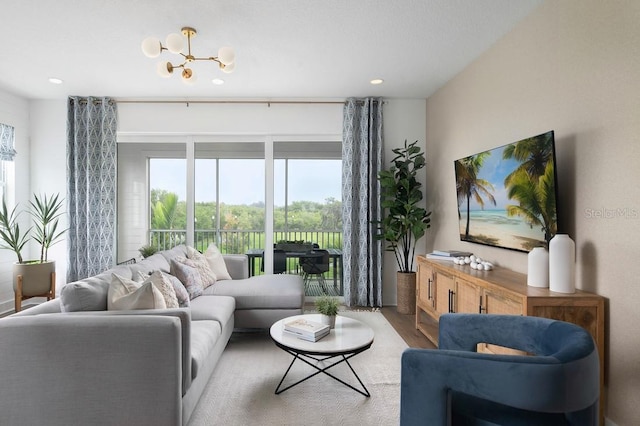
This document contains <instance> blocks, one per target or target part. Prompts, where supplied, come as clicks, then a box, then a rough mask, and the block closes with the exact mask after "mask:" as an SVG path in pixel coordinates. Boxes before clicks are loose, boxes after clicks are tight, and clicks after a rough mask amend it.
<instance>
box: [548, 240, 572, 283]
mask: <svg viewBox="0 0 640 426" xmlns="http://www.w3.org/2000/svg"><path fill="white" fill-rule="evenodd" d="M549 290H551V291H555V292H558V293H575V292H576V243H575V242H573V240H572V239H571V238H570V237H569V236H568V235H567V234H556V235H555V237H553V238H552V239H551V241H549Z"/></svg>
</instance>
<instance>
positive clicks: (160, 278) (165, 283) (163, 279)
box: [149, 271, 184, 309]
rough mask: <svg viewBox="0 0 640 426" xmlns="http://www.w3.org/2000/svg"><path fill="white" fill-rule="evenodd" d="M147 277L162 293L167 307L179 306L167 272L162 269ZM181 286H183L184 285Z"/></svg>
mask: <svg viewBox="0 0 640 426" xmlns="http://www.w3.org/2000/svg"><path fill="white" fill-rule="evenodd" d="M149 279H150V280H151V282H152V283H153V285H154V286H156V288H157V289H158V290H159V291H160V293H161V294H162V297H163V298H164V301H165V303H166V305H167V308H169V309H171V308H179V307H180V304H179V303H178V296H177V295H176V290H175V288H174V286H173V283H172V282H171V279H170V278H169V275H168V274H165V273H164V272H162V271H154V272H153V273H152V274H151V276H150V277H149ZM182 288H184V286H183V287H182Z"/></svg>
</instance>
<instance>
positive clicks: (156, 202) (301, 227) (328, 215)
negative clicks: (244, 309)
mask: <svg viewBox="0 0 640 426" xmlns="http://www.w3.org/2000/svg"><path fill="white" fill-rule="evenodd" d="M264 215H265V206H264V203H255V204H251V205H229V204H225V203H221V204H220V234H221V238H222V241H220V242H219V245H220V250H221V251H222V252H223V253H245V252H246V251H247V250H249V249H253V248H264V247H265V244H264V240H265V234H264V228H265V226H264V225H265V223H264ZM285 220H286V221H285ZM216 225H217V218H216V203H215V202H206V203H205V202H200V203H196V205H195V230H196V241H195V245H196V248H197V249H199V250H206V248H207V246H208V245H209V243H211V242H216V243H218V241H216V240H215V239H216ZM186 226H187V218H186V202H185V201H180V200H179V199H178V196H177V195H176V194H174V193H170V192H167V191H165V190H160V189H153V190H152V191H151V229H152V230H154V231H156V230H158V231H175V232H163V233H160V232H158V233H156V232H154V233H153V235H154V237H153V238H154V240H153V241H151V242H150V244H151V245H153V246H157V247H173V246H174V245H176V244H180V243H183V242H184V241H185V234H186ZM274 230H275V233H274V241H279V240H304V241H313V242H320V241H315V240H316V239H320V238H321V239H322V240H323V243H322V244H321V246H322V247H323V248H342V202H341V201H340V200H336V199H335V198H327V199H326V200H325V202H324V203H317V202H312V201H294V202H292V203H291V204H290V205H289V207H288V209H286V210H285V208H284V207H276V208H275V210H274Z"/></svg>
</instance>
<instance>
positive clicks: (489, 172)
mask: <svg viewBox="0 0 640 426" xmlns="http://www.w3.org/2000/svg"><path fill="white" fill-rule="evenodd" d="M505 148H506V145H505V146H501V147H498V148H495V149H493V150H491V151H490V152H491V155H490V156H488V157H486V158H485V160H484V163H483V165H482V168H481V169H480V170H479V172H478V177H479V178H480V179H485V180H487V181H489V182H491V184H492V185H493V189H494V191H493V196H494V197H495V199H496V205H495V206H494V205H493V204H492V203H491V202H490V201H489V200H487V198H486V197H483V200H484V209H485V210H504V209H505V207H506V205H507V204H513V201H512V200H509V198H508V197H507V190H506V188H505V187H504V178H505V177H507V175H508V174H509V173H511V172H512V171H514V170H515V169H516V167H518V165H519V164H520V163H519V162H518V161H516V160H513V159H510V160H503V159H502V152H503V151H504V149H505ZM481 209H482V208H481V207H480V205H479V204H478V203H477V202H476V201H474V200H473V198H472V199H471V210H481Z"/></svg>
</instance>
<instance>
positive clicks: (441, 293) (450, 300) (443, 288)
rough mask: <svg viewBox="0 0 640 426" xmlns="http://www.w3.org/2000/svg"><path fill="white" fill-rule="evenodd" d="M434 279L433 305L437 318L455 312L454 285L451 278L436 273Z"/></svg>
mask: <svg viewBox="0 0 640 426" xmlns="http://www.w3.org/2000/svg"><path fill="white" fill-rule="evenodd" d="M435 277H436V279H435V285H436V292H435V295H436V300H435V304H436V312H438V316H440V315H442V314H448V313H451V312H455V291H456V283H455V280H454V279H453V276H451V275H448V274H443V273H442V272H439V271H436V272H435Z"/></svg>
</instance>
